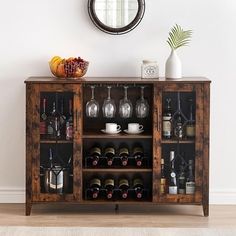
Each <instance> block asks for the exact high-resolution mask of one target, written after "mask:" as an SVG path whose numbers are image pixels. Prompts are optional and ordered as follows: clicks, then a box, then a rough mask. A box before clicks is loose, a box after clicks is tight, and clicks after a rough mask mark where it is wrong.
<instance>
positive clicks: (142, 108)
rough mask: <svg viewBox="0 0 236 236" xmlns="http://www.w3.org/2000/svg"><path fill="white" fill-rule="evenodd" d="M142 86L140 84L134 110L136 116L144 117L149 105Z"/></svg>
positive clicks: (147, 112)
mask: <svg viewBox="0 0 236 236" xmlns="http://www.w3.org/2000/svg"><path fill="white" fill-rule="evenodd" d="M144 88H145V87H144V86H141V97H140V99H139V100H138V101H137V102H136V107H135V111H136V116H137V117H138V118H146V117H147V116H148V114H149V105H148V102H147V100H146V99H145V98H144Z"/></svg>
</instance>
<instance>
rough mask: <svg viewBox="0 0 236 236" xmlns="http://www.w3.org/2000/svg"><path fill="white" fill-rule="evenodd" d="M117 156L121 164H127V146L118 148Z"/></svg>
mask: <svg viewBox="0 0 236 236" xmlns="http://www.w3.org/2000/svg"><path fill="white" fill-rule="evenodd" d="M119 157H120V159H121V164H122V166H127V165H128V161H129V149H128V148H127V147H121V148H120V149H119Z"/></svg>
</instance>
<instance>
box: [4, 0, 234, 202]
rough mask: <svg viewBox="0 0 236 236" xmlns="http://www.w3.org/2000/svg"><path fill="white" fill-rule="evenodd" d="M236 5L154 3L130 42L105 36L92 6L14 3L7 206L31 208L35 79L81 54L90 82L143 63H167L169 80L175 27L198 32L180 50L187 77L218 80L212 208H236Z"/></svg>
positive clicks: (10, 13)
mask: <svg viewBox="0 0 236 236" xmlns="http://www.w3.org/2000/svg"><path fill="white" fill-rule="evenodd" d="M235 12H236V2H235V1H234V0H227V1H225V0H214V1H212V0H205V1H199V0H192V1H188V0H178V1H174V0H158V1H157V0H146V13H145V16H144V18H143V21H142V22H141V24H140V25H139V26H138V28H136V29H135V30H134V31H132V32H130V33H129V34H127V35H122V36H111V35H108V34H105V33H103V32H101V31H99V30H98V29H97V28H95V26H94V25H93V24H92V22H91V21H90V19H89V17H88V14H87V0H70V1H66V0H51V1H47V0H41V1H30V0H21V1H14V0H8V1H4V2H2V4H1V8H0V28H1V36H0V56H1V59H0V83H1V86H0V131H1V132H0V202H23V201H24V180H25V175H24V172H25V167H24V166H25V136H24V135H25V86H24V80H25V79H26V78H27V77H29V76H32V75H34V76H36V75H38V76H40V75H50V71H49V68H48V64H47V62H48V60H49V59H50V58H51V57H52V56H53V55H61V56H64V57H69V56H77V55H81V56H82V57H83V58H85V59H87V60H89V61H90V68H89V71H88V74H87V75H88V76H140V64H141V61H142V59H155V60H157V61H158V62H159V65H160V73H161V75H164V65H165V61H166V59H167V57H168V55H169V52H170V51H169V48H168V47H167V44H166V42H165V41H166V38H167V35H168V31H169V29H170V28H171V26H172V25H173V24H175V23H178V24H180V25H181V26H183V27H184V28H185V29H193V30H194V35H193V41H192V43H191V45H190V47H187V48H184V49H182V50H180V51H179V55H180V57H181V59H182V63H183V73H184V75H185V76H188V75H195V76H197V75H203V76H207V77H209V78H210V79H211V80H212V90H211V101H212V102H211V168H210V191H211V194H210V199H211V202H212V203H236V181H235V177H234V175H233V174H234V170H235V166H236V156H235V150H234V145H235V132H236V129H235V126H234V124H235V119H234V116H235V115H236V111H235V105H234V104H235V103H234V98H235V96H234V93H235V89H234V86H236V82H235V79H236V70H235V65H236V64H235V55H236V46H235V42H236V27H235V26H236V14H235Z"/></svg>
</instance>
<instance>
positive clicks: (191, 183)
mask: <svg viewBox="0 0 236 236" xmlns="http://www.w3.org/2000/svg"><path fill="white" fill-rule="evenodd" d="M193 165H194V164H193V160H189V162H188V173H187V177H186V194H194V193H195V179H194V174H193Z"/></svg>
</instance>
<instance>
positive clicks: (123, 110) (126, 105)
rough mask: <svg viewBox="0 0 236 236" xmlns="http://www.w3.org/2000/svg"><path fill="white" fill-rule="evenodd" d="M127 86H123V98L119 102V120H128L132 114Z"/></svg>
mask: <svg viewBox="0 0 236 236" xmlns="http://www.w3.org/2000/svg"><path fill="white" fill-rule="evenodd" d="M128 88H129V87H128V86H124V90H125V94H124V98H123V99H121V100H120V105H119V114H120V117H121V118H130V117H132V114H133V105H132V102H131V101H130V100H129V99H128Z"/></svg>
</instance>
